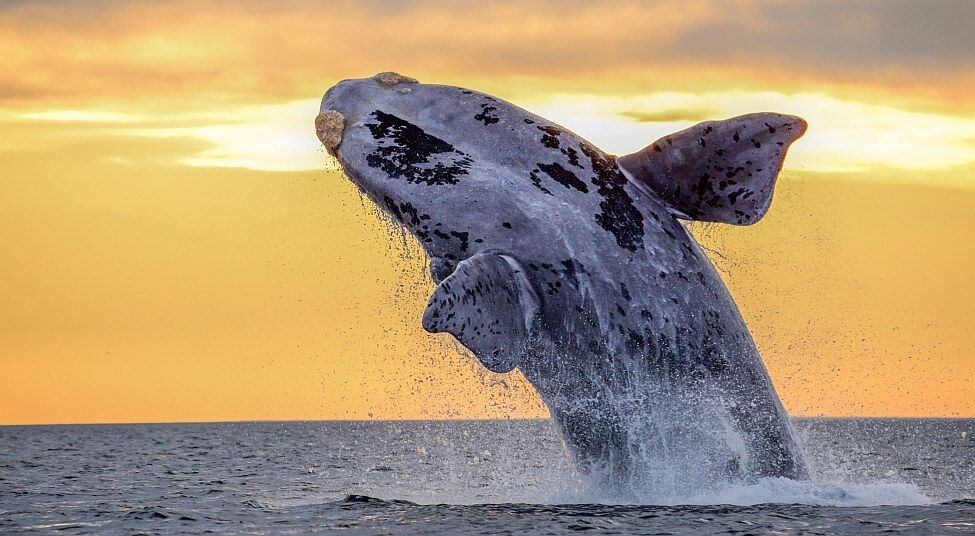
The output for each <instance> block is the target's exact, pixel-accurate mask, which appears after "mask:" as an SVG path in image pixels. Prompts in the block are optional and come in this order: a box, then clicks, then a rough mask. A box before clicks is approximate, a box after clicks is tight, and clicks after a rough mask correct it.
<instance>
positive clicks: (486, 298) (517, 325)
mask: <svg viewBox="0 0 975 536" xmlns="http://www.w3.org/2000/svg"><path fill="white" fill-rule="evenodd" d="M538 308H539V299H538V295H537V294H536V293H535V291H534V289H532V286H531V283H530V282H529V281H528V277H527V276H526V275H525V272H524V270H523V269H522V268H521V265H520V264H518V261H516V260H515V259H513V258H511V257H508V256H506V255H500V254H497V253H479V254H477V255H475V256H473V257H471V258H469V259H467V260H465V261H463V262H461V263H460V264H458V265H457V268H456V269H455V270H454V272H453V273H452V274H450V275H449V276H447V278H446V279H444V280H443V282H441V283H440V285H438V286H437V288H436V290H434V292H433V295H432V296H431V297H430V301H429V303H427V309H426V311H424V313H423V329H425V330H427V331H429V332H431V333H441V332H447V333H450V334H451V335H453V336H454V337H456V338H457V340H458V341H460V343H461V344H463V345H464V347H466V348H467V349H468V350H470V351H471V352H473V353H474V355H476V356H477V358H478V360H480V362H481V363H482V364H483V365H484V366H485V367H487V368H488V369H489V370H491V371H493V372H508V371H510V370H511V369H513V368H515V367H516V366H518V365H519V363H521V360H522V357H524V354H525V351H526V350H527V348H528V344H529V342H530V339H531V337H532V334H533V331H534V329H533V325H534V323H535V318H536V316H537V315H538Z"/></svg>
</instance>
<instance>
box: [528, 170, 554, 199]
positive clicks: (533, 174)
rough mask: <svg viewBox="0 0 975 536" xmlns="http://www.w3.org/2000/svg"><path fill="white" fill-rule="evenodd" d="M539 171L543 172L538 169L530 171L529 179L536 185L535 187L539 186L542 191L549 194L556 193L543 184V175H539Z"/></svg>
mask: <svg viewBox="0 0 975 536" xmlns="http://www.w3.org/2000/svg"><path fill="white" fill-rule="evenodd" d="M539 173H541V171H539V170H538V169H533V170H531V171H530V172H529V173H528V179H529V180H531V181H532V184H533V185H535V188H538V189H539V190H541V191H542V193H546V194H548V195H555V194H553V193H552V191H551V190H549V189H548V188H546V187H544V186H542V177H541V176H540V175H539Z"/></svg>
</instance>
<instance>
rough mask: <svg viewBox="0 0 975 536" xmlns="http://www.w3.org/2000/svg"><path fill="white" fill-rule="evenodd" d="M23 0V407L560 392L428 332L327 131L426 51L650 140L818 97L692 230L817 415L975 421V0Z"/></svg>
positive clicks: (8, 229) (436, 67) (12, 315)
mask: <svg viewBox="0 0 975 536" xmlns="http://www.w3.org/2000/svg"><path fill="white" fill-rule="evenodd" d="M270 5H271V3H265V2H218V1H212V0H193V1H186V2H179V1H176V2H168V1H167V2H153V3H135V2H117V1H101V0H94V1H80V0H79V1H63V2H60V1H46V2H29V1H8V2H2V3H0V251H2V254H0V306H2V307H0V424H16V423H60V422H142V421H208V420H249V419H333V418H337V419H360V418H361V419H368V418H447V417H450V418H481V417H540V416H546V415H547V410H546V409H545V407H544V406H543V405H542V404H541V403H540V402H539V401H538V399H537V398H536V397H535V395H534V393H533V391H532V389H531V387H530V386H528V385H527V384H526V383H525V382H524V381H523V380H522V379H521V377H520V376H518V375H517V374H512V375H494V374H490V373H487V372H486V371H484V370H483V369H481V368H480V367H479V365H476V364H474V363H473V361H472V358H470V357H467V356H465V355H462V354H460V353H458V351H457V350H456V348H455V346H454V345H453V343H452V342H451V339H450V338H449V336H447V335H430V334H427V333H425V332H424V331H423V329H422V328H421V327H420V316H421V314H422V311H423V307H424V306H425V304H426V300H427V297H428V296H429V294H430V292H431V290H432V283H431V282H430V281H429V279H428V278H427V276H426V275H425V273H424V270H423V258H422V256H421V255H420V253H419V251H418V249H417V247H416V245H415V244H414V243H413V242H412V241H411V240H409V239H405V238H404V237H403V236H401V235H400V234H399V233H398V232H394V231H391V230H390V229H389V228H388V227H387V226H386V224H384V223H383V222H382V221H381V220H380V219H379V218H378V217H377V214H376V210H375V209H374V208H373V207H372V206H371V205H370V203H369V202H368V201H367V200H364V199H363V198H361V197H360V195H359V194H358V193H357V192H356V190H355V188H353V187H352V185H351V184H350V183H349V182H348V181H347V180H345V179H344V178H343V177H342V176H341V174H340V173H339V172H338V171H337V170H336V169H335V167H334V162H332V161H330V159H329V158H328V156H327V155H326V154H325V153H324V151H323V150H321V149H320V145H319V142H318V140H317V138H316V136H315V132H314V126H313V123H314V118H315V115H316V114H317V112H318V104H319V100H320V98H321V95H322V93H323V92H324V91H325V90H326V89H328V87H330V86H331V85H333V84H334V83H336V82H337V81H339V80H341V79H344V78H358V77H363V76H371V75H373V74H375V73H376V72H379V71H388V70H391V71H397V72H400V73H403V74H406V75H409V76H413V77H415V78H418V79H419V80H420V81H421V82H435V83H446V84H454V85H462V86H467V87H472V88H476V89H478V90H482V91H485V92H488V93H492V94H495V95H498V96H499V97H502V98H504V99H507V100H510V101H512V102H514V103H516V104H518V105H520V106H522V107H525V108H527V109H529V110H531V111H533V112H535V113H538V114H540V115H543V116H545V117H548V118H550V119H552V120H554V121H556V122H558V123H561V124H563V125H565V126H567V127H569V128H570V129H572V130H574V131H575V132H577V133H579V134H580V135H582V136H584V137H586V138H588V139H590V140H591V141H593V142H594V143H595V144H596V145H598V146H600V147H601V148H603V149H604V150H606V151H608V152H611V153H615V154H624V153H628V152H632V151H634V150H637V149H639V148H641V147H643V146H645V145H647V144H648V143H649V142H651V141H653V140H654V139H656V138H657V137H659V136H661V135H663V134H666V133H669V132H672V131H676V130H680V129H683V128H685V127H687V126H690V125H692V124H694V123H697V122H700V121H705V120H710V119H721V118H727V117H730V116H733V115H738V114H742V113H748V112H756V111H776V112H782V113H788V114H795V115H799V116H802V117H804V118H805V119H806V120H807V121H808V123H809V130H808V132H807V134H806V135H805V136H804V137H803V138H802V139H800V140H799V141H798V142H797V143H796V144H795V145H794V146H793V148H792V150H791V151H790V153H789V158H788V159H787V160H786V163H785V169H784V171H783V173H782V175H781V178H780V182H779V186H778V190H777V193H776V197H775V198H774V200H773V203H772V207H771V209H770V211H769V213H768V215H767V216H766V217H765V219H764V220H762V221H761V222H760V223H759V224H757V225H755V226H752V227H744V228H738V227H731V226H721V225H711V226H704V225H700V224H696V225H694V226H693V227H692V228H693V230H694V232H695V234H696V235H697V236H698V237H699V238H700V239H701V240H702V242H703V243H704V244H705V246H706V248H707V249H708V251H709V252H710V253H711V257H712V260H713V261H714V262H715V264H716V266H717V268H718V269H719V271H720V272H721V274H722V277H723V278H724V279H725V281H726V282H727V283H728V285H729V287H730V289H731V291H732V293H733V295H734V296H735V298H736V299H737V301H738V303H739V305H740V307H741V309H742V312H743V314H744V316H745V318H746V320H747V321H748V323H749V326H750V328H751V331H752V334H753V336H754V337H755V339H756V342H757V343H758V345H759V348H760V349H761V351H762V354H763V357H764V360H765V363H766V365H767V367H768V369H769V372H770V374H771V376H772V379H773V381H774V383H775V385H776V387H777V389H778V392H779V394H780V396H781V398H782V400H783V403H784V404H785V406H786V407H787V409H788V410H789V411H790V412H791V413H793V414H795V415H870V416H879V415H890V416H975V306H973V303H975V281H973V276H975V240H973V239H972V233H973V232H975V32H973V31H972V25H973V23H975V3H972V2H966V1H957V2H953V1H942V2H927V1H923V2H921V1H919V2H905V1H897V0H891V1H887V0H882V1H881V0H877V1H863V2H855V3H854V2H828V1H810V2H774V3H755V2H696V1H686V0H681V1H675V2H653V3H649V2H647V3H645V2H599V1H592V0H590V1H578V2H576V1H568V2H566V1H542V2H492V1H474V2H465V3H463V5H464V6H467V7H466V8H465V9H463V10H461V9H458V8H457V6H458V5H461V3H457V2H447V1H443V2H437V1H424V0H417V1H403V2H392V1H380V0H372V1H364V2H325V3H314V2H300V1H296V2H283V3H274V5H275V7H270Z"/></svg>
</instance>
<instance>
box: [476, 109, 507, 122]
mask: <svg viewBox="0 0 975 536" xmlns="http://www.w3.org/2000/svg"><path fill="white" fill-rule="evenodd" d="M497 110H498V108H497V106H491V105H490V104H482V105H481V113H479V114H477V115H475V116H474V119H477V120H478V121H480V122H482V123H484V124H485V125H493V124H495V123H497V122H499V121H501V118H500V117H498V115H497V114H495V113H494V112H496V111H497Z"/></svg>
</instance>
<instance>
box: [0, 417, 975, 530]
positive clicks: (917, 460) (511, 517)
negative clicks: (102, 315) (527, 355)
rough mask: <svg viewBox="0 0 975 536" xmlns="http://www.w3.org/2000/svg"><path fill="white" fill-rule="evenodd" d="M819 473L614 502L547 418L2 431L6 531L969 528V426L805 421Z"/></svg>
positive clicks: (972, 490)
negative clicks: (581, 470) (578, 467)
mask: <svg viewBox="0 0 975 536" xmlns="http://www.w3.org/2000/svg"><path fill="white" fill-rule="evenodd" d="M795 425H796V429H797V431H798V433H799V437H800V439H801V443H802V448H803V450H804V452H805V455H806V458H807V461H808V462H809V464H810V466H811V469H812V472H813V474H814V479H813V481H812V482H796V481H791V480H788V479H765V480H761V481H758V482H755V483H751V484H747V485H737V486H732V487H726V488H722V489H716V490H713V491H710V492H708V493H705V494H696V495H688V496H679V495H676V496H674V495H671V496H659V495H655V493H654V490H646V492H645V494H644V495H643V496H641V497H637V498H634V497H627V498H625V499H622V500H621V499H620V498H617V497H613V496H611V495H606V494H603V493H600V492H599V490H598V489H594V488H593V487H592V486H590V485H588V483H587V482H586V479H585V478H584V477H583V476H581V475H579V474H578V473H577V472H576V471H575V468H574V464H573V463H572V460H571V458H570V457H569V455H568V454H567V451H566V449H565V447H564V445H563V444H562V442H561V440H560V438H559V435H558V433H557V431H556V430H555V427H554V426H553V424H552V422H551V421H548V420H529V421H518V420H506V421H432V422H431V421H398V422H389V421H368V422H365V421H364V422H334V421H326V422H257V423H203V424H136V425H79V426H6V427H0V533H28V532H52V531H55V530H56V531H58V532H59V533H62V534H85V533H89V534H90V533H99V534H101V533H124V534H130V533H137V532H147V533H161V532H163V533H170V532H180V533H200V532H218V533H220V532H224V533H226V532H234V533H253V532H261V533H298V534H304V533H309V532H329V531H338V530H342V531H351V532H352V533H366V534H371V533H411V534H412V533H430V534H444V533H488V534H496V533H522V532H524V533H551V532H563V531H574V530H580V531H595V532H607V533H625V534H634V533H637V534H720V533H740V534H744V533H755V534H760V533H776V534H806V533H815V534H832V533H858V534H864V533H866V534H870V533H889V532H905V533H911V534H918V533H920V534H924V533H930V534H946V533H947V534H953V533H954V534H957V533H975V500H973V499H975V420H972V419H967V420H966V419H954V420H951V419H800V420H798V421H797V422H796V423H795Z"/></svg>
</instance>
